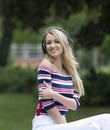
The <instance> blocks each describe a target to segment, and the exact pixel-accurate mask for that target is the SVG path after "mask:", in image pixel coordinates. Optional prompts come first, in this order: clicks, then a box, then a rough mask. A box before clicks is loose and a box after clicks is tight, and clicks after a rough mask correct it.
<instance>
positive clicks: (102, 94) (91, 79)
mask: <svg viewBox="0 0 110 130" xmlns="http://www.w3.org/2000/svg"><path fill="white" fill-rule="evenodd" d="M108 70H109V71H107V69H104V68H101V69H99V70H97V71H95V70H94V69H91V70H90V71H89V72H88V71H85V72H83V73H82V77H83V82H84V86H85V93H86V94H85V96H84V97H82V98H81V104H82V105H86V106H101V105H105V106H108V105H109V106H110V102H109V99H110V91H109V90H110V81H109V80H110V68H108ZM36 71H37V68H36V69H32V68H21V67H6V68H0V93H3V92H19V93H33V94H34V93H37V87H36V85H37V78H36Z"/></svg>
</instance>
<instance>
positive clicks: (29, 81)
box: [0, 67, 37, 93]
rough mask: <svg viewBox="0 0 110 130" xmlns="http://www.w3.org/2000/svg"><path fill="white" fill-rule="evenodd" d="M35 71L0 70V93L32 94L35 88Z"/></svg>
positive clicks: (15, 68)
mask: <svg viewBox="0 0 110 130" xmlns="http://www.w3.org/2000/svg"><path fill="white" fill-rule="evenodd" d="M36 84H37V80H36V70H34V69H31V68H21V67H6V68H2V67H1V68H0V92H1V93H2V92H21V93H32V92H33V90H34V89H35V88H36Z"/></svg>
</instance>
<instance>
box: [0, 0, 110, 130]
mask: <svg viewBox="0 0 110 130" xmlns="http://www.w3.org/2000/svg"><path fill="white" fill-rule="evenodd" d="M109 14H110V0H97V1H96V0H92V1H90V0H65V1H63V0H60V1H59V0H23V1H22V0H19V1H16V0H0V129H2V130H7V129H10V130H15V129H16V130H30V129H31V121H32V118H33V117H34V113H35V111H36V104H37V78H36V71H37V67H38V65H39V63H40V62H41V60H42V58H43V57H44V55H43V53H42V49H41V40H42V35H43V33H44V31H45V29H46V28H47V27H50V26H60V27H62V28H64V29H65V30H66V31H67V32H68V33H69V34H70V36H71V38H72V39H73V41H74V43H73V53H74V54H75V56H76V58H77V61H78V62H79V64H80V68H79V70H78V71H79V73H80V75H81V78H82V80H83V83H84V86H85V92H86V95H85V96H84V97H82V98H81V108H80V109H79V110H78V111H77V112H72V111H70V112H69V113H68V115H67V118H68V121H73V120H76V119H81V118H84V117H87V116H92V115H94V114H100V113H110V57H109V56H110V17H109Z"/></svg>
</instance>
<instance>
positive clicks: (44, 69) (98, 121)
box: [32, 27, 110, 130]
mask: <svg viewBox="0 0 110 130" xmlns="http://www.w3.org/2000/svg"><path fill="white" fill-rule="evenodd" d="M71 43H72V40H71V38H70V36H69V35H68V34H67V32H65V31H64V30H63V29H61V28H59V27H51V28H49V29H48V30H47V31H46V33H45V34H44V37H43V40H42V49H43V52H44V53H45V58H44V59H43V60H42V62H41V64H40V66H39V68H38V72H37V78H38V92H39V97H38V99H39V103H38V107H37V112H36V113H35V117H34V119H33V127H32V130H61V129H63V130H82V129H84V130H109V129H110V115H109V114H103V115H97V116H93V117H89V118H86V119H82V120H78V121H74V122H71V123H67V121H66V116H65V115H66V113H67V112H68V110H69V109H71V110H74V111H75V110H77V109H78V108H79V107H80V102H79V99H80V97H81V96H82V95H84V87H83V83H82V80H81V79H80V76H79V74H78V72H77V67H78V63H77V61H76V59H75V57H74V55H73V52H72V48H71Z"/></svg>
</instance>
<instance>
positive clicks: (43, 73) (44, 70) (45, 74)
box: [37, 67, 55, 111]
mask: <svg viewBox="0 0 110 130" xmlns="http://www.w3.org/2000/svg"><path fill="white" fill-rule="evenodd" d="M51 71H52V70H51V69H50V68H48V67H39V68H38V72H37V79H38V89H40V88H42V89H45V84H44V83H43V81H45V82H47V83H48V85H49V86H50V87H51V86H52V83H51ZM54 106H55V102H54V100H53V99H45V100H44V99H43V100H42V107H43V109H44V110H45V111H47V110H49V109H51V108H53V107H54Z"/></svg>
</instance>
